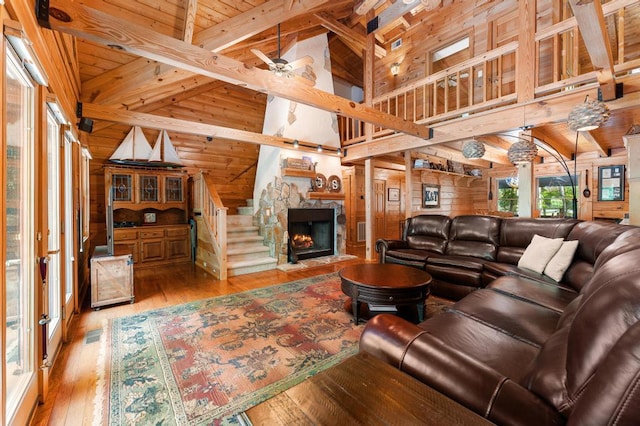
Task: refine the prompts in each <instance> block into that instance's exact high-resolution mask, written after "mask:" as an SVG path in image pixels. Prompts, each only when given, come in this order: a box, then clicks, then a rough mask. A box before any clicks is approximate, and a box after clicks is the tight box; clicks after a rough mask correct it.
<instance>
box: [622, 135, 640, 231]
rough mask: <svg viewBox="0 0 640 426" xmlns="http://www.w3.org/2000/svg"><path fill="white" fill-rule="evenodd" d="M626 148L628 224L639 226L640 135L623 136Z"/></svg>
mask: <svg viewBox="0 0 640 426" xmlns="http://www.w3.org/2000/svg"><path fill="white" fill-rule="evenodd" d="M622 139H623V140H624V144H625V146H626V147H627V158H628V160H627V177H628V178H629V223H630V224H631V225H636V226H638V225H640V133H638V134H635V135H626V136H623V137H622Z"/></svg>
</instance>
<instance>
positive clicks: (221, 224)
mask: <svg viewBox="0 0 640 426" xmlns="http://www.w3.org/2000/svg"><path fill="white" fill-rule="evenodd" d="M194 194H195V199H194V212H195V213H200V214H201V216H202V218H203V222H204V224H205V226H206V228H207V232H208V235H209V239H210V244H211V247H208V250H207V248H203V250H206V251H207V252H208V253H207V254H206V255H204V257H205V258H206V260H205V261H203V262H202V265H200V266H202V267H203V268H204V269H206V270H207V271H210V272H213V273H214V275H216V276H217V277H218V278H219V279H221V280H225V279H227V210H228V208H227V207H225V206H224V204H223V203H222V200H221V199H220V196H219V195H218V192H217V191H216V188H215V182H214V181H213V178H212V177H211V176H209V175H207V174H205V173H202V172H201V173H200V174H198V175H197V176H196V177H195V178H194ZM196 263H198V262H196Z"/></svg>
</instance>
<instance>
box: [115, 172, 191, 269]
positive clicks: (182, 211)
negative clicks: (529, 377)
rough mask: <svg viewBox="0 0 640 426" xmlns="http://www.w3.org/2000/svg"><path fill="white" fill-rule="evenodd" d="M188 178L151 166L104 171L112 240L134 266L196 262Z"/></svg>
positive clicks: (182, 173) (185, 175)
mask: <svg viewBox="0 0 640 426" xmlns="http://www.w3.org/2000/svg"><path fill="white" fill-rule="evenodd" d="M186 183H187V174H186V173H185V172H183V171H181V170H174V169H169V170H167V169H162V168H152V167H135V168H134V167H120V166H107V167H105V195H106V205H107V208H108V209H109V212H108V213H110V214H107V238H111V239H112V241H113V254H114V255H121V254H131V255H132V257H133V261H134V265H135V266H136V267H141V266H154V265H158V264H160V263H163V264H164V263H177V262H186V261H189V260H191V241H190V235H191V234H190V230H189V224H188V211H187V208H188V207H187V196H186Z"/></svg>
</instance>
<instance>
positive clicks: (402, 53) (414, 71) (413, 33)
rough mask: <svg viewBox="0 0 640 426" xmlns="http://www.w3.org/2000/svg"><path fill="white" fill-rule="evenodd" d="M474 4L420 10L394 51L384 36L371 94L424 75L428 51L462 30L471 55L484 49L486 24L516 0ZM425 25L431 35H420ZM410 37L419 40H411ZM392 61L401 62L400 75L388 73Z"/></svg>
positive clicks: (486, 46)
mask: <svg viewBox="0 0 640 426" xmlns="http://www.w3.org/2000/svg"><path fill="white" fill-rule="evenodd" d="M478 3H482V4H478V5H476V6H475V7H469V6H468V4H463V3H461V2H453V3H451V4H449V5H447V6H446V7H442V8H440V9H438V13H430V12H422V13H421V14H420V15H419V16H420V19H419V20H418V21H417V23H416V25H413V26H411V27H410V28H409V29H408V30H407V31H406V32H404V34H402V41H403V43H402V47H401V48H400V49H398V50H395V51H391V49H390V43H391V42H392V41H394V40H395V38H388V39H386V43H385V45H384V47H385V48H387V51H388V52H389V53H388V54H387V56H386V57H385V58H384V60H381V61H377V63H376V69H375V71H374V81H375V82H376V83H375V94H374V96H380V95H381V94H383V93H386V92H388V91H391V90H393V89H395V88H396V87H397V86H399V85H405V84H407V83H409V82H411V81H414V80H417V79H420V78H423V77H425V76H426V75H428V74H427V68H428V67H427V66H426V65H427V62H428V57H429V52H430V51H432V50H433V49H434V48H436V47H437V46H439V45H442V44H444V43H448V42H451V41H454V40H455V38H456V37H458V36H459V35H460V34H461V33H462V32H466V33H468V34H469V35H470V37H471V50H473V53H472V55H479V54H482V53H483V52H486V51H487V50H488V49H489V38H490V36H489V34H488V32H487V23H488V22H491V21H492V20H494V19H496V18H497V17H500V16H503V15H505V14H507V13H509V12H511V11H517V10H518V2H517V1H516V0H503V1H501V0H495V1H487V2H478ZM461 23H463V24H462V25H461ZM425 27H428V28H429V34H432V35H433V36H430V37H427V38H425V37H424V31H425ZM414 39H415V40H420V42H419V43H414V42H413V40H414ZM393 62H403V64H402V71H403V72H402V75H399V76H397V77H395V78H394V77H393V76H391V73H390V72H389V65H390V64H392V63H393Z"/></svg>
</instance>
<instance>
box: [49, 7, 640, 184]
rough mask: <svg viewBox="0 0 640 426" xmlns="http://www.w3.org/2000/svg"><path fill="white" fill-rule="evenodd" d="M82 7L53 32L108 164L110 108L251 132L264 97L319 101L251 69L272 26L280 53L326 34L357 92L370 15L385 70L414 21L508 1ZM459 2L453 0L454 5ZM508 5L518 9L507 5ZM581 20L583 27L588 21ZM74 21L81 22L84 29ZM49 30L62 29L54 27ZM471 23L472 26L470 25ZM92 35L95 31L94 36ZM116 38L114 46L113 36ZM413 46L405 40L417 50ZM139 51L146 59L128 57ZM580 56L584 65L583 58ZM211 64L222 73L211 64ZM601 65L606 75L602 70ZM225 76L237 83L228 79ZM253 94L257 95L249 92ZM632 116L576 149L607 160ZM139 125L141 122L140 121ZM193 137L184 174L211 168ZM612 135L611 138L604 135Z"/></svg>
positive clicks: (397, 125) (112, 137) (408, 128)
mask: <svg viewBox="0 0 640 426" xmlns="http://www.w3.org/2000/svg"><path fill="white" fill-rule="evenodd" d="M618 2H620V0H618ZM81 3H82V5H83V6H86V7H88V8H90V9H91V10H95V11H98V12H100V13H104V15H87V16H78V17H77V18H78V19H76V20H75V21H74V22H72V23H71V24H69V25H68V26H67V27H66V28H65V29H64V30H66V32H70V33H72V34H74V33H75V34H77V35H78V53H79V60H80V63H79V74H80V81H79V85H80V87H81V90H80V93H81V100H82V102H84V103H86V104H89V105H91V109H92V110H94V111H95V110H96V107H98V106H104V107H105V109H104V110H102V111H100V112H99V113H96V117H98V118H103V119H98V120H97V122H96V124H95V128H94V133H95V134H94V135H93V136H92V138H91V144H92V147H94V148H95V149H96V150H97V151H98V152H99V154H98V156H97V157H98V158H99V159H102V158H108V156H109V155H110V151H113V150H115V147H116V146H117V141H118V139H121V138H120V135H124V134H125V133H126V131H127V129H128V127H127V126H129V125H131V123H132V122H131V121H127V120H126V119H125V118H122V117H121V121H120V123H121V124H117V123H114V122H113V121H115V120H109V119H108V117H115V114H113V113H112V108H116V109H119V110H122V111H129V112H132V111H135V112H138V113H147V114H152V115H154V116H159V117H172V118H177V119H182V120H187V121H192V122H194V123H197V124H202V125H214V126H222V127H225V128H229V129H237V130H241V131H245V132H253V133H257V134H259V133H261V129H262V121H263V111H264V104H265V102H266V95H265V92H267V91H268V92H270V93H276V94H279V93H282V94H283V95H289V96H292V97H293V98H295V99H298V98H299V99H302V98H304V99H305V100H307V101H309V102H311V103H313V102H315V103H316V104H318V103H320V104H321V103H322V102H323V100H322V99H321V98H322V96H321V95H320V94H318V93H312V92H309V91H307V90H306V89H300V91H298V92H296V93H292V92H291V89H290V88H287V87H285V86H286V85H282V84H280V83H278V82H274V81H273V80H269V79H268V78H267V77H264V75H263V74H260V73H255V72H253V71H252V68H253V67H258V68H262V69H264V68H265V65H264V63H263V62H262V61H261V60H260V59H259V58H257V57H256V56H255V55H254V54H253V53H252V52H251V49H259V50H260V51H262V52H264V53H265V54H266V55H267V56H269V57H272V58H273V57H276V56H277V55H276V51H277V44H278V43H277V41H278V40H277V30H276V28H277V25H278V24H281V44H282V50H283V51H286V50H287V49H288V48H289V47H290V46H291V45H292V44H293V43H295V42H296V41H300V40H303V39H306V38H309V37H313V36H315V35H318V34H321V33H327V34H328V37H329V46H330V51H331V63H332V73H333V75H334V77H336V78H337V79H339V80H341V81H343V82H346V83H348V84H352V85H355V86H359V87H362V86H363V85H364V84H365V82H364V79H363V57H362V56H363V55H362V51H363V48H364V47H365V44H366V32H367V30H366V26H367V22H368V21H369V20H371V18H372V17H374V16H378V17H379V27H380V28H379V29H378V30H377V31H376V32H375V35H376V49H375V55H376V59H375V60H376V61H378V63H382V64H385V66H388V65H386V64H387V63H390V62H391V61H395V60H396V59H395V56H394V54H393V52H392V51H391V48H390V42H391V41H394V40H398V39H399V38H401V37H403V36H404V37H405V43H412V42H413V40H412V38H414V37H416V36H417V35H419V36H420V37H424V31H425V25H429V27H428V28H432V27H433V26H436V27H438V26H440V27H443V26H445V25H446V23H447V22H449V21H455V13H456V12H455V11H456V10H459V8H461V7H466V8H467V9H469V7H470V8H471V10H474V12H473V13H474V16H476V17H477V18H478V19H479V20H482V18H483V17H484V16H485V15H483V14H487V13H489V12H493V11H492V9H491V8H497V9H499V8H500V7H506V6H502V4H506V3H509V2H499V1H493V2H492V1H470V0H469V1H466V2H455V1H453V0H443V1H442V2H435V3H436V4H438V3H439V5H438V6H437V9H436V10H435V11H429V10H426V8H425V6H424V5H423V4H422V3H421V2H420V1H416V2H415V3H414V5H412V6H405V5H404V2H403V1H402V0H396V1H395V2H393V1H389V0H375V1H374V0H358V1H327V0H269V1H262V0H242V1H233V2H231V1H221V0H105V1H103V0H83V1H82V2H81ZM425 3H427V2H425ZM458 3H464V5H461V4H458ZM511 3H515V4H516V5H517V2H511ZM605 3H606V2H605ZM627 3H633V2H627ZM51 5H52V7H56V6H57V7H58V8H60V9H63V10H65V9H68V10H71V11H73V7H72V6H71V5H68V4H67V2H64V1H62V0H52V1H51ZM511 6H513V5H511ZM100 16H104V17H110V18H113V19H114V21H113V22H115V23H118V25H117V28H116V25H114V26H113V27H112V28H111V30H112V31H111V32H110V33H109V28H108V27H109V24H105V26H106V27H107V28H106V29H105V28H100V29H98V28H97V26H95V27H94V28H91V26H90V25H88V24H89V23H90V22H91V20H92V19H93V20H96V21H98V22H101V23H102V22H105V21H103V20H101V19H100ZM639 16H640V14H639ZM582 19H586V20H587V21H588V20H589V19H590V17H589V16H587V18H582ZM626 19H628V21H627V25H629V26H630V27H633V26H634V24H636V23H638V22H636V21H637V20H638V17H634V16H629V17H627V18H626ZM437 20H440V22H437ZM443 23H444V24H443ZM80 24H84V27H83V26H82V25H80ZM461 24H462V23H461ZM58 25H62V26H64V25H63V24H60V23H58ZM135 25H139V26H141V28H142V27H144V28H146V29H148V30H149V31H150V32H149V34H144V33H143V32H141V31H138V30H136V29H132V31H131V32H130V33H127V29H128V26H131V27H133V26H135ZM472 25H479V24H478V23H477V22H476V23H474V24H472ZM635 26H636V27H637V25H635ZM92 31H93V32H92ZM100 31H102V32H103V33H104V34H99V32H100ZM598 31H601V29H598V28H597V27H596V29H595V30H594V31H591V35H595V37H596V39H597V38H598ZM155 34H160V35H164V36H167V37H169V38H170V39H167V40H169V41H167V43H166V46H160V47H159V48H158V47H157V46H156V47H155V49H156V50H155V54H156V56H158V55H160V56H162V58H161V59H163V60H159V59H154V58H155V57H154V56H153V54H150V55H147V54H146V52H147V50H149V49H151V43H155V44H156V45H157V44H158V43H159V42H158V40H160V39H158V38H157V37H156V36H155ZM147 35H148V37H147ZM109 37H113V38H114V39H116V40H117V41H118V42H115V41H113V40H112V41H109ZM118 37H120V38H121V40H119V39H117V38H118ZM127 37H130V39H127ZM633 37H635V38H638V32H637V31H635V32H629V35H628V38H633ZM136 38H138V39H136ZM170 40H175V41H179V42H186V43H188V44H189V45H193V46H195V47H202V48H204V49H206V50H207V51H212V52H215V54H218V55H220V56H219V57H216V56H214V57H213V60H214V64H213V65H212V68H211V69H212V71H211V72H208V73H207V72H205V73H199V72H194V70H195V71H197V69H196V68H198V66H201V67H205V68H206V67H207V64H206V63H201V62H199V61H200V58H199V57H198V55H201V53H200V51H198V50H197V49H196V50H193V52H192V51H187V49H185V50H184V55H182V56H179V55H178V53H180V52H179V50H180V44H178V43H175V44H172V42H170ZM420 41H421V40H415V42H416V43H419V42H420ZM160 43H161V42H160ZM134 45H138V46H139V49H138V50H136V49H135V48H134V47H135V46H134ZM174 45H175V46H176V47H174ZM109 46H111V47H109ZM163 48H164V49H165V50H164V51H163ZM141 51H144V52H145V54H141V56H139V54H140V52H141ZM158 52H160V53H158ZM152 53H153V52H152ZM215 54H214V55H215ZM589 54H591V61H593V62H594V63H596V62H598V61H599V62H598V64H597V65H598V66H597V67H596V66H595V65H592V68H593V69H598V70H602V69H603V65H602V60H603V58H604V60H605V61H606V55H604V56H603V55H602V54H601V52H600V54H598V52H595V53H594V52H589ZM172 55H173V56H172ZM166 58H171V59H173V58H175V59H176V60H175V62H169V63H168V62H166V61H165V59H166ZM216 60H219V62H216ZM413 60H414V62H415V63H419V62H420V61H423V59H420V58H413ZM586 60H587V61H589V59H588V58H587V59H586ZM189 61H191V62H189ZM193 64H195V65H193ZM228 64H229V65H228ZM189 66H191V68H189ZM216 66H220V67H223V68H224V67H227V68H226V69H222V68H216ZM194 67H195V68H194ZM410 67H411V65H410ZM604 67H605V69H606V64H605V65H604ZM187 69H188V70H187ZM416 69H418V68H417V67H414V68H413V69H410V70H409V71H410V72H411V73H413V74H410V75H414V74H417V71H416ZM220 72H222V74H220ZM224 72H226V74H224ZM216 77H220V78H216ZM234 77H237V81H236V80H235V79H234ZM265 78H267V79H266V80H265ZM388 81H392V82H393V84H396V83H400V84H402V81H403V80H401V79H398V80H388ZM405 81H406V80H405ZM598 81H599V82H600V84H601V86H602V87H605V86H606V85H607V84H608V83H610V82H611V75H610V74H608V75H607V74H606V73H602V72H599V74H598ZM381 87H382V86H381ZM256 88H257V89H258V90H255V89H256ZM391 88H394V87H391ZM287 90H289V91H287ZM309 90H312V89H309ZM296 97H298V98H296ZM324 102H325V104H324V105H325V107H327V106H326V105H331V104H332V102H333V103H335V99H330V100H325V101H324ZM336 110H338V111H339V112H341V113H345V114H346V115H349V114H353V115H354V116H355V117H356V118H359V119H362V120H364V121H367V120H368V119H371V121H373V122H375V120H378V123H382V124H383V125H385V126H386V127H387V128H391V129H395V130H396V131H397V132H399V133H401V134H407V135H413V137H414V138H415V137H417V138H418V139H421V140H424V139H428V136H426V135H428V128H427V126H425V125H422V126H414V125H413V123H403V122H402V120H396V121H393V120H391V119H389V120H387V119H386V118H385V117H382V116H380V114H377V113H376V111H368V110H366V109H364V110H363V109H362V108H361V107H359V106H357V105H356V106H353V107H349V105H348V104H345V105H341V104H338V106H337V107H336ZM639 114H640V113H639V112H638V109H637V108H635V109H634V108H626V107H625V108H621V109H620V111H617V112H616V114H615V115H614V116H612V119H611V120H609V122H608V123H607V124H606V125H605V126H604V127H603V128H601V129H598V130H596V131H594V132H592V133H590V134H584V135H582V137H581V138H580V140H579V151H581V152H585V151H594V152H597V153H598V155H607V153H608V152H610V151H611V150H616V149H622V140H621V137H620V136H621V135H623V134H624V133H625V132H626V131H627V130H628V128H629V127H630V126H631V125H632V124H635V123H638V122H640V116H639ZM139 119H140V120H142V121H144V120H145V117H142V118H139ZM149 121H150V122H151V121H153V120H149ZM453 125H454V126H455V124H453ZM152 128H155V127H152ZM441 128H444V127H441ZM206 129H208V128H206ZM477 129H478V130H477V134H478V136H482V133H481V131H482V127H481V126H477ZM502 130H513V129H502ZM202 133H203V131H199V130H197V126H194V131H193V133H191V134H189V133H188V132H187V133H186V134H183V135H182V137H178V138H177V142H176V146H177V147H178V150H179V152H181V153H184V154H185V155H187V156H188V157H193V161H194V162H196V163H197V160H196V159H198V160H200V163H197V164H196V163H194V167H207V166H208V167H207V168H211V167H216V166H219V164H218V163H216V162H215V161H214V160H210V161H209V160H206V158H207V157H203V156H202V155H203V154H204V153H207V152H209V153H212V152H214V151H215V150H216V149H217V147H218V146H219V145H220V143H219V144H216V145H215V146H213V147H212V146H211V145H208V144H207V141H206V139H205V136H204V135H203V134H202ZM533 134H534V135H535V136H537V137H540V138H543V139H545V140H547V141H548V142H550V143H552V144H554V145H555V146H556V147H557V148H558V150H559V151H560V152H563V153H567V152H572V150H573V143H574V135H575V134H574V133H573V132H569V131H568V129H567V127H566V124H564V123H563V122H561V121H560V122H559V121H558V120H555V121H554V122H550V123H549V124H546V125H543V126H542V125H541V126H539V127H536V128H535V129H534V131H533ZM612 134H613V135H615V136H614V137H611V135H612ZM226 137H228V142H229V144H233V143H242V142H238V141H248V142H251V143H255V140H252V139H251V138H247V137H246V135H244V134H242V133H239V134H237V135H234V134H231V133H227V134H226V135H225V136H222V137H221V139H222V140H226V139H225V138H226ZM232 141H233V142H232ZM485 141H486V142H487V148H488V150H489V152H490V153H491V154H492V155H491V156H490V157H491V158H493V159H495V160H496V161H497V162H500V158H502V159H504V158H505V153H506V149H507V148H508V146H509V144H510V143H512V142H513V140H509V139H508V138H507V139H502V138H500V137H494V136H491V137H485ZM463 142H464V140H458V141H455V140H453V141H452V140H447V141H446V144H444V145H441V146H440V152H445V151H446V152H454V153H456V152H457V156H456V158H460V154H459V153H460V149H461V146H462V143H463ZM264 143H267V144H269V143H278V140H267V139H265V141H264ZM407 146H409V147H411V146H412V145H411V144H408V145H407ZM238 147H242V148H237V150H238V151H242V152H247V153H248V152H251V154H247V155H248V157H247V158H248V159H247V160H246V161H245V162H244V163H242V164H238V166H237V170H236V172H237V173H240V172H241V171H242V170H244V168H245V167H248V165H249V164H248V163H249V162H251V161H252V160H250V159H249V158H250V157H252V156H255V155H256V154H255V149H252V148H247V147H245V146H244V145H242V144H241V145H238ZM434 148H435V147H431V148H429V149H431V150H433V149H434ZM429 149H427V150H426V151H429ZM384 150H385V148H384V146H383V145H380V146H378V148H377V151H375V150H374V151H372V152H374V153H375V152H379V151H384ZM383 153H384V152H383ZM215 155H216V156H218V157H221V158H226V156H227V155H228V152H224V151H223V152H222V153H217V154H215ZM542 155H544V154H542ZM491 161H493V160H491ZM502 161H504V160H502ZM487 164H488V163H487Z"/></svg>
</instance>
